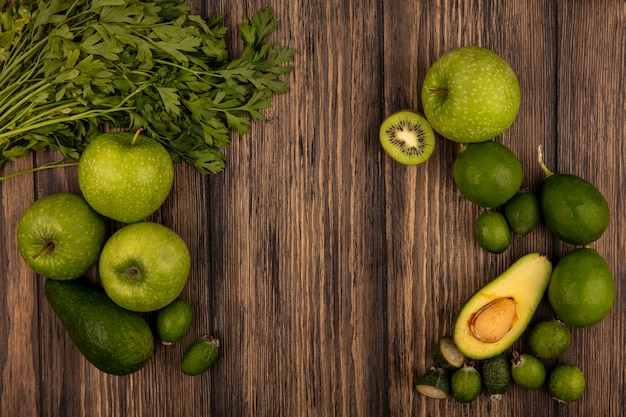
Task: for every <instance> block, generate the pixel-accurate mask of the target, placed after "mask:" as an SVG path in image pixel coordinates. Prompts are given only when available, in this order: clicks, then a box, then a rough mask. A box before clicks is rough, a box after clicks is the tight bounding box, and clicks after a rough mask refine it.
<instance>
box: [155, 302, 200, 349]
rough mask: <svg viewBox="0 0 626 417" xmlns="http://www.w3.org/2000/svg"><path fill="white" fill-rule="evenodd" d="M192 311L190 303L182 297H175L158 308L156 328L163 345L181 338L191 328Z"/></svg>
mask: <svg viewBox="0 0 626 417" xmlns="http://www.w3.org/2000/svg"><path fill="white" fill-rule="evenodd" d="M192 316H193V312H192V309H191V305H190V304H189V303H188V302H187V301H186V300H184V299H182V298H177V299H176V300H174V301H172V302H171V303H170V304H168V305H167V306H165V307H163V308H162V309H161V310H159V312H158V314H157V317H156V330H157V334H158V336H159V339H161V342H162V343H163V344H164V345H169V344H172V343H174V342H177V341H179V340H180V339H182V338H183V337H184V336H185V335H186V334H187V333H188V332H189V329H190V328H191V322H192Z"/></svg>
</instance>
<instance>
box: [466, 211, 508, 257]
mask: <svg viewBox="0 0 626 417" xmlns="http://www.w3.org/2000/svg"><path fill="white" fill-rule="evenodd" d="M474 235H475V237H476V241H477V242H478V244H479V245H480V247H481V248H483V249H485V250H486V251H488V252H491V253H502V252H504V251H505V250H506V249H507V248H508V247H509V245H510V244H511V230H510V227H509V224H508V223H507V221H506V219H505V218H504V216H503V215H502V213H500V212H498V211H493V210H485V211H483V212H482V213H480V214H479V215H478V218H477V219H476V223H475V224H474Z"/></svg>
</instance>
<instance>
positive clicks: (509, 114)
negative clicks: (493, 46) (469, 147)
mask: <svg viewBox="0 0 626 417" xmlns="http://www.w3.org/2000/svg"><path fill="white" fill-rule="evenodd" d="M422 106H423V107H424V115H425V116H426V119H427V120H428V122H429V123H430V125H431V126H432V128H433V129H434V130H435V131H436V132H437V133H439V134H440V135H441V136H443V137H444V138H446V139H449V140H452V141H455V142H460V143H474V142H484V141H487V140H489V139H493V138H495V137H496V136H498V135H499V134H501V133H502V132H504V131H505V130H506V129H508V128H509V127H510V126H511V124H512V123H513V122H514V121H515V118H516V117H517V113H518V111H519V107H520V87H519V82H518V80H517V76H516V75H515V72H514V71H513V69H512V68H511V67H510V66H509V64H508V63H507V62H506V61H505V60H504V59H502V57H500V56H499V55H498V54H496V53H495V52H493V51H491V50H489V49H487V48H483V47H479V46H463V47H459V48H455V49H452V50H450V51H448V52H446V53H445V54H443V55H442V56H441V57H440V58H439V59H438V60H437V61H436V62H435V63H434V64H433V65H432V66H431V67H430V68H429V70H428V72H427V74H426V77H425V78H424V83H423V85H422Z"/></svg>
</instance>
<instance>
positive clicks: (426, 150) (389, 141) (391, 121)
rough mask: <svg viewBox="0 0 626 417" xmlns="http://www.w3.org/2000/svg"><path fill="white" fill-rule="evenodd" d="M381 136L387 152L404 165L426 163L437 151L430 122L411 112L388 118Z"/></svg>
mask: <svg viewBox="0 0 626 417" xmlns="http://www.w3.org/2000/svg"><path fill="white" fill-rule="evenodd" d="M379 136H380V143H381V144H382V146H383V149H384V150H385V152H387V153H388V154H389V156H391V157H392V158H393V159H395V160H396V161H398V162H400V163H401V164H404V165H419V164H421V163H423V162H426V161H427V160H428V158H430V156H431V155H432V153H433V151H434V150H435V132H434V131H433V129H432V127H431V126H430V124H429V123H428V120H426V118H425V117H424V116H422V115H421V114H419V113H416V112H413V111H411V110H401V111H399V112H396V113H394V114H392V115H391V116H389V117H387V118H386V119H385V120H384V121H383V123H382V124H381V126H380V132H379Z"/></svg>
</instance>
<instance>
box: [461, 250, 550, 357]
mask: <svg viewBox="0 0 626 417" xmlns="http://www.w3.org/2000/svg"><path fill="white" fill-rule="evenodd" d="M551 274H552V263H551V262H550V260H549V259H548V258H547V257H546V256H544V255H541V254H539V253H530V254H528V255H525V256H523V257H521V258H519V259H518V260H517V261H516V262H514V263H513V264H512V265H511V266H510V267H509V268H508V269H507V270H506V271H504V272H503V273H502V274H501V275H500V276H498V277H497V278H495V279H494V280H492V281H491V282H489V283H488V284H487V285H485V286H484V287H482V288H481V289H480V290H478V291H477V292H476V293H475V294H474V295H472V297H470V299H469V300H468V301H467V302H466V303H465V305H464V306H463V308H461V311H460V312H459V314H458V316H457V319H456V323H455V325H454V333H453V338H454V343H455V344H456V345H457V348H458V349H459V350H460V351H461V352H462V353H463V354H464V355H465V356H467V357H468V358H471V359H486V358H490V357H493V356H495V355H498V354H500V353H502V352H504V351H505V350H506V349H507V348H509V347H510V346H511V345H512V344H513V343H514V342H515V341H516V340H517V339H519V337H520V336H521V335H522V333H523V332H524V330H525V329H526V327H527V326H528V323H529V322H530V320H531V319H532V316H533V314H534V313H535V310H536V309H537V306H538V305H539V302H540V301H541V298H542V297H543V294H544V292H545V291H546V288H547V286H548V282H549V281H550V275H551Z"/></svg>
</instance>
